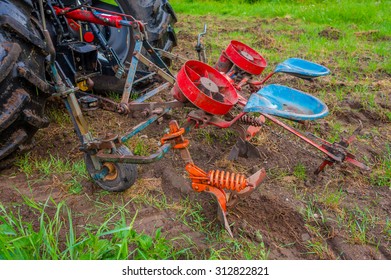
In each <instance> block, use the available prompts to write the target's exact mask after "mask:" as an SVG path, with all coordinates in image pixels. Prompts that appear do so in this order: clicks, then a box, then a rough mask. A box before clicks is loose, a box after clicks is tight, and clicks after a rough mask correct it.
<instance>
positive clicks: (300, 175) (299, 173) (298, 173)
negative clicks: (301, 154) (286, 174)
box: [293, 163, 307, 180]
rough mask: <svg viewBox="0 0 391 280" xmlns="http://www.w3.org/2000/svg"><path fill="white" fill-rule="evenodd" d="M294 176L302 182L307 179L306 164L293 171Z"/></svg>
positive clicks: (300, 164) (298, 165)
mask: <svg viewBox="0 0 391 280" xmlns="http://www.w3.org/2000/svg"><path fill="white" fill-rule="evenodd" d="M293 175H294V176H295V177H296V178H297V179H300V180H305V179H307V170H306V167H305V165H304V164H302V163H299V164H297V165H296V166H295V167H294V169H293Z"/></svg>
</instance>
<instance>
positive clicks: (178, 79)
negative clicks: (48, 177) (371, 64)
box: [41, 2, 369, 236]
mask: <svg viewBox="0 0 391 280" xmlns="http://www.w3.org/2000/svg"><path fill="white" fill-rule="evenodd" d="M41 3H42V2H41ZM42 10H43V9H42ZM42 10H41V12H42V13H44V12H43V11H42ZM53 12H54V13H55V14H56V15H57V16H58V18H60V19H61V20H67V21H68V24H70V25H72V24H74V25H79V27H77V26H76V29H77V28H81V27H80V26H82V25H83V24H85V23H90V25H89V26H90V27H92V28H90V31H89V32H91V34H90V33H88V36H90V37H91V36H95V37H96V38H98V40H95V41H97V42H98V44H100V47H101V48H104V49H105V50H106V51H105V52H104V54H105V55H106V57H107V59H108V60H114V61H116V60H118V59H117V55H116V53H115V51H114V50H113V49H110V48H108V47H107V45H105V41H104V40H103V39H102V38H101V37H100V32H99V29H98V28H97V26H110V27H115V28H127V29H129V30H131V32H130V34H132V36H133V38H134V50H133V55H132V58H131V61H130V64H129V65H127V66H126V65H122V64H121V63H117V65H122V66H121V67H113V69H114V71H115V76H116V77H117V78H119V79H121V78H122V79H123V78H124V79H126V81H125V85H124V88H123V93H122V97H121V101H120V102H115V101H113V100H111V99H109V98H106V97H102V96H98V95H94V94H91V93H90V91H89V90H90V88H91V86H92V84H91V83H90V79H89V77H88V76H86V75H85V76H84V77H85V78H84V79H77V80H76V81H73V82H72V81H71V80H70V79H69V77H67V74H66V73H65V72H64V71H63V69H62V68H61V67H59V64H58V63H57V61H56V59H55V53H56V51H55V50H54V49H53V48H52V52H51V55H50V56H49V57H50V60H49V61H48V64H49V66H50V75H51V79H52V81H53V88H54V89H55V93H54V95H57V96H59V97H61V98H62V99H63V100H64V103H65V105H66V108H67V110H68V112H69V114H70V116H71V119H72V121H73V124H74V127H75V131H76V133H77V135H78V137H79V139H80V149H81V150H82V151H83V152H84V153H85V162H86V166H87V169H88V172H89V173H90V175H91V177H92V178H93V180H94V181H95V182H96V184H97V185H99V186H100V187H102V188H103V189H105V190H109V191H123V190H125V189H127V188H129V187H130V186H131V185H132V184H133V183H134V182H135V180H136V177H137V168H136V167H137V165H138V164H148V163H151V162H154V161H157V160H160V159H162V158H163V157H164V155H165V154H166V153H168V152H169V151H170V150H172V149H173V150H178V151H179V153H180V155H181V158H182V159H183V161H184V166H185V170H186V171H187V173H188V177H189V179H190V180H191V186H192V188H193V190H195V191H196V192H208V193H211V194H212V195H213V196H214V197H215V198H216V199H217V205H218V213H219V215H218V216H219V218H220V220H221V221H222V222H223V224H224V227H225V228H226V230H227V231H228V232H229V234H230V235H231V236H232V232H231V229H230V225H229V223H228V221H227V207H232V206H234V205H235V203H237V202H238V200H239V199H242V198H244V197H246V196H248V195H250V194H251V193H252V192H253V191H254V190H255V189H256V188H257V187H259V185H260V184H261V183H262V181H263V180H264V179H265V176H266V172H265V170H264V169H261V170H259V171H257V172H256V173H255V174H253V175H251V176H249V177H246V176H244V175H241V174H235V173H231V172H226V171H220V170H211V171H204V170H203V169H202V168H200V167H199V166H197V165H196V163H195V162H194V161H193V160H192V157H191V155H190V152H189V149H188V148H189V145H190V141H189V140H188V139H187V138H186V134H188V133H190V132H191V131H192V130H193V129H202V128H204V127H206V126H215V127H217V128H223V129H224V128H233V129H236V130H237V131H238V132H239V135H240V136H239V139H238V141H237V143H236V144H235V146H234V147H233V148H232V150H231V152H230V154H229V159H231V160H235V159H236V158H237V157H239V156H242V157H253V156H259V151H258V150H257V148H256V147H255V146H254V145H253V144H251V143H250V142H249V140H250V139H251V138H252V137H254V136H255V135H256V134H257V133H258V132H259V130H260V129H261V128H262V127H263V126H264V125H265V121H266V119H267V120H270V121H271V122H273V123H275V124H276V125H278V126H281V127H282V128H283V129H285V130H287V131H289V132H290V133H292V134H294V135H295V136H297V137H298V138H300V139H301V140H302V141H304V142H306V143H307V144H309V145H311V146H312V147H314V148H315V149H317V150H318V151H320V152H321V153H323V154H324V156H325V159H324V161H323V163H322V164H321V165H320V166H319V168H318V169H317V170H316V173H317V174H318V173H319V172H321V171H322V170H323V169H324V168H325V166H327V165H333V164H335V163H342V162H345V161H346V162H348V163H351V164H353V165H355V166H357V167H359V168H361V169H363V170H369V168H368V167H367V166H365V165H364V164H363V163H361V162H359V161H357V160H356V159H355V156H354V155H353V154H351V153H350V152H349V151H348V150H347V148H348V146H349V145H350V144H351V142H352V141H353V140H354V137H355V135H356V134H357V132H356V133H355V134H354V135H353V136H352V137H350V138H348V139H342V140H341V141H339V142H337V143H329V142H327V141H325V140H323V139H320V138H318V137H316V136H315V135H312V134H303V133H301V132H299V131H298V130H297V129H295V128H293V127H291V126H290V125H288V124H287V123H285V122H283V121H282V120H281V118H282V119H286V120H290V121H295V122H307V121H313V120H316V119H320V118H324V117H325V116H326V115H327V114H328V108H327V106H326V105H325V104H324V103H323V102H322V101H321V100H319V99H317V98H316V97H314V96H312V95H310V94H307V93H304V92H301V91H299V90H295V89H292V88H289V87H286V86H283V85H277V84H270V85H266V86H265V82H266V81H268V80H269V79H270V78H271V77H272V76H273V75H275V74H276V73H285V74H288V75H293V76H296V77H299V78H302V79H312V78H316V77H319V76H324V75H328V74H329V73H330V72H329V70H328V69H327V68H325V67H324V66H321V65H318V64H315V63H313V62H309V61H306V60H302V59H298V58H290V59H288V60H285V61H284V62H282V63H280V64H279V65H277V67H276V68H275V70H274V71H273V72H272V73H270V74H269V75H268V76H267V77H266V78H264V79H263V80H261V81H260V80H258V76H259V75H261V74H262V72H263V70H264V69H265V68H266V66H267V63H266V60H265V59H264V58H263V57H262V56H261V55H260V54H259V53H258V52H256V51H255V50H253V49H252V48H250V47H249V46H247V45H245V44H243V43H241V42H238V41H231V43H230V44H229V45H228V47H227V48H226V49H225V50H224V51H223V52H222V54H221V56H220V58H219V60H218V62H217V63H216V64H215V65H214V67H212V66H209V65H207V64H206V63H205V52H204V49H203V46H202V44H201V42H200V37H201V36H200V37H199V40H198V44H197V51H198V53H199V58H200V59H201V60H203V61H197V60H186V59H183V58H182V59H183V60H184V64H183V67H181V69H180V70H179V72H178V73H177V75H176V76H174V74H173V73H172V72H171V71H170V69H169V67H167V64H166V63H165V62H166V61H167V59H176V58H178V59H181V58H180V57H179V56H177V55H174V54H172V53H170V52H167V51H165V50H161V49H156V48H154V47H152V46H151V45H150V44H149V42H148V37H147V34H146V27H145V25H144V24H143V23H142V22H140V21H137V20H135V19H132V18H130V17H126V16H125V15H123V14H118V13H113V12H111V11H107V10H102V9H99V10H97V9H94V7H90V6H86V5H81V6H76V7H73V8H70V7H65V6H62V7H61V6H53ZM42 18H43V19H44V18H45V15H42ZM205 32H206V26H205V30H204V32H203V33H205ZM84 34H86V33H85V32H84ZM84 37H86V35H84ZM87 39H88V37H87ZM46 40H47V44H48V46H53V42H51V39H50V36H46ZM84 41H85V40H84ZM91 46H93V45H92V44H88V43H85V42H84V43H83V44H81V43H80V46H78V48H76V47H74V48H73V50H74V53H75V54H80V56H77V55H76V56H75V57H76V58H75V59H76V60H75V61H76V64H77V65H79V66H80V67H84V66H86V65H87V66H89V67H91V70H93V69H95V68H96V67H99V65H98V64H94V63H93V62H96V61H97V53H96V51H94V50H95V48H92V47H91ZM83 48H91V51H89V52H83V50H82V49H83ZM77 51H79V52H78V53H77ZM87 54H88V55H89V56H88V55H87ZM94 67H95V68H94ZM140 68H142V69H144V71H146V72H147V74H145V76H148V77H151V76H156V75H157V76H160V78H161V79H162V80H164V81H165V82H164V83H161V84H160V85H159V86H157V87H155V88H154V89H153V90H150V91H149V92H147V93H145V94H144V95H142V96H141V97H139V98H137V99H135V100H130V97H131V93H132V89H133V85H134V84H135V81H136V79H137V77H136V73H137V71H139V70H138V69H140ZM87 69H88V67H87ZM146 69H147V70H146ZM145 76H144V77H145ZM139 79H140V78H139ZM141 79H142V78H141ZM244 88H246V89H247V90H244ZM168 89H170V96H171V97H172V100H169V101H166V102H147V100H148V99H150V98H151V97H152V96H155V95H156V94H159V93H161V92H163V91H166V92H167V90H168ZM248 89H250V92H251V94H248V92H249V90H248ZM183 107H188V108H191V109H192V111H191V112H190V113H189V114H188V115H187V121H186V123H185V125H184V126H183V127H180V126H179V125H178V122H177V121H175V120H172V121H170V123H169V132H168V133H165V134H164V133H162V137H161V140H160V146H159V148H158V149H157V150H156V151H155V152H153V153H152V154H150V155H148V156H139V155H133V154H132V152H131V151H130V150H129V149H128V148H127V147H126V146H125V145H124V144H125V143H126V142H127V141H128V140H129V139H131V138H132V137H134V136H135V135H136V134H138V133H139V132H141V131H143V130H144V129H145V128H147V127H148V126H149V125H150V124H152V123H154V122H155V121H157V120H158V119H159V118H161V117H162V116H163V115H165V114H167V113H168V112H169V111H171V110H172V109H174V108H183ZM93 108H101V109H104V110H108V111H112V112H117V113H119V114H124V115H127V114H130V113H134V112H140V113H141V114H140V115H142V116H144V117H145V119H144V120H143V121H142V122H140V123H139V124H138V125H136V126H135V127H133V128H131V129H130V130H129V131H128V132H127V133H125V135H121V136H120V135H115V134H112V133H107V134H106V137H103V138H97V137H95V136H94V135H93V134H92V132H91V131H90V130H89V127H88V124H87V121H86V119H85V118H84V116H83V113H82V111H83V109H93Z"/></svg>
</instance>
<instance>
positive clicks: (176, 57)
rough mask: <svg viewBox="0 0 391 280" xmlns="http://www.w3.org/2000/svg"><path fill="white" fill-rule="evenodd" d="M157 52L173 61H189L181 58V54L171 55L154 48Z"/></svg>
mask: <svg viewBox="0 0 391 280" xmlns="http://www.w3.org/2000/svg"><path fill="white" fill-rule="evenodd" d="M154 49H155V51H157V52H158V53H159V54H160V55H161V56H162V57H165V58H168V59H170V60H172V61H180V62H186V61H188V60H189V59H188V58H186V57H184V56H181V55H179V54H173V53H170V52H168V51H165V50H162V49H158V48H154Z"/></svg>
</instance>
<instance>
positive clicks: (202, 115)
mask: <svg viewBox="0 0 391 280" xmlns="http://www.w3.org/2000/svg"><path fill="white" fill-rule="evenodd" d="M245 114H246V113H244V112H242V113H239V114H238V115H237V116H235V117H233V119H231V120H229V121H226V120H223V119H222V118H220V117H218V116H216V115H210V114H208V113H206V112H205V111H202V110H196V111H191V112H190V113H189V114H188V115H187V117H188V118H189V119H191V120H193V121H195V122H196V123H197V126H199V127H204V126H207V125H214V126H217V127H219V128H228V127H231V126H232V125H233V124H235V123H236V122H237V121H238V120H239V119H240V118H241V117H242V116H244V115H245Z"/></svg>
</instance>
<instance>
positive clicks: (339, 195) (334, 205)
mask: <svg viewBox="0 0 391 280" xmlns="http://www.w3.org/2000/svg"><path fill="white" fill-rule="evenodd" d="M344 197H345V193H344V192H343V190H342V189H339V190H337V191H334V192H333V191H325V193H324V194H323V195H322V196H321V197H320V199H319V201H320V202H322V203H323V204H324V205H326V206H327V207H329V208H331V209H333V210H337V209H338V208H339V206H340V204H341V201H342V200H343V199H344Z"/></svg>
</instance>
